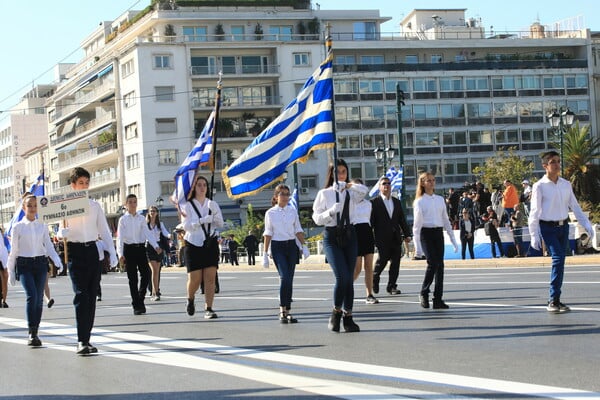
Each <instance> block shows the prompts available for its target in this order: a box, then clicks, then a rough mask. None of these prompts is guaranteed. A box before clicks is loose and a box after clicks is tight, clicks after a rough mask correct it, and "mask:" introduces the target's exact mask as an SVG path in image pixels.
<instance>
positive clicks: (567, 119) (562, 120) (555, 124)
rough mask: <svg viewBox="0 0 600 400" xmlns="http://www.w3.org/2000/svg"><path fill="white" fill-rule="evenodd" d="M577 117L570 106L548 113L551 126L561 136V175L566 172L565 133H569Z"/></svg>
mask: <svg viewBox="0 0 600 400" xmlns="http://www.w3.org/2000/svg"><path fill="white" fill-rule="evenodd" d="M574 119H575V113H574V112H573V111H571V110H569V109H568V108H567V109H566V110H565V109H564V108H563V107H560V109H559V110H558V111H557V110H554V111H552V113H551V114H548V121H549V122H550V127H551V128H552V130H553V131H554V133H557V134H558V135H559V138H560V175H561V176H562V175H563V172H564V165H565V163H564V158H563V157H564V148H563V140H564V135H565V133H567V131H568V129H569V128H570V127H571V126H572V125H573V121H574Z"/></svg>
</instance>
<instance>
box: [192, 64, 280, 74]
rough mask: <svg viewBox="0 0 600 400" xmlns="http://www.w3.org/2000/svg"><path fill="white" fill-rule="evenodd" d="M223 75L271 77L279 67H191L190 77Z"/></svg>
mask: <svg viewBox="0 0 600 400" xmlns="http://www.w3.org/2000/svg"><path fill="white" fill-rule="evenodd" d="M221 71H222V72H223V74H224V75H227V74H231V75H234V74H235V75H272V74H278V73H279V65H275V64H267V65H262V64H257V65H235V66H233V65H230V66H220V67H217V66H191V67H190V73H191V74H192V76H198V75H217V74H218V73H219V72H221Z"/></svg>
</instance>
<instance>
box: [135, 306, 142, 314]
mask: <svg viewBox="0 0 600 400" xmlns="http://www.w3.org/2000/svg"><path fill="white" fill-rule="evenodd" d="M143 313H144V312H143V311H142V309H141V308H139V307H134V308H133V315H142V314H143Z"/></svg>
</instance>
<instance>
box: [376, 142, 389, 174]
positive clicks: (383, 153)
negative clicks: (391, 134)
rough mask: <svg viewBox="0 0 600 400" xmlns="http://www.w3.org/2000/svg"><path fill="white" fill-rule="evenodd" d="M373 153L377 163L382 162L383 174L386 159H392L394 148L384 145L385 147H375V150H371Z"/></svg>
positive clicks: (385, 169) (385, 167) (385, 168)
mask: <svg viewBox="0 0 600 400" xmlns="http://www.w3.org/2000/svg"><path fill="white" fill-rule="evenodd" d="M373 155H374V156H375V160H377V162H378V163H379V162H383V173H384V174H385V173H386V172H387V163H388V160H393V159H394V149H392V148H391V147H386V148H385V149H382V148H380V147H377V148H376V149H375V150H373Z"/></svg>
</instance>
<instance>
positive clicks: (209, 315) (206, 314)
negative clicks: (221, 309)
mask: <svg viewBox="0 0 600 400" xmlns="http://www.w3.org/2000/svg"><path fill="white" fill-rule="evenodd" d="M215 318H217V313H216V312H214V311H213V310H212V308H210V307H209V308H207V309H206V310H204V319H215Z"/></svg>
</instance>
